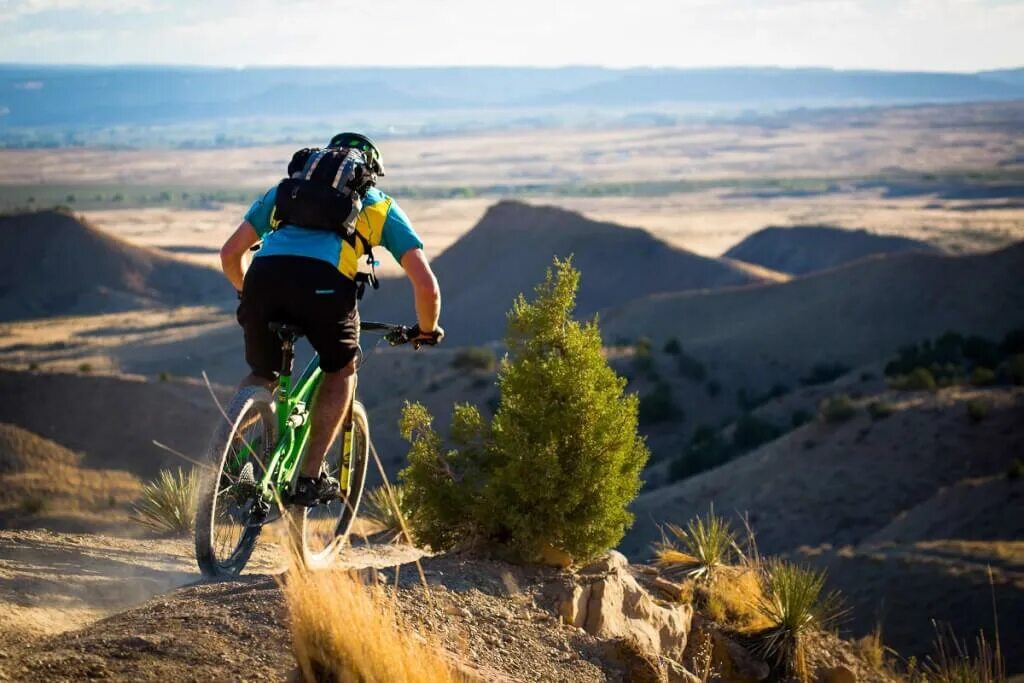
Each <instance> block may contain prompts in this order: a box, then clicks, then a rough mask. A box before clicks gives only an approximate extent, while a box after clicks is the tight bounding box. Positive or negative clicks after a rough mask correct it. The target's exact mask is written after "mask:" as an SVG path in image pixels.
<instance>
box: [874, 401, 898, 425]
mask: <svg viewBox="0 0 1024 683" xmlns="http://www.w3.org/2000/svg"><path fill="white" fill-rule="evenodd" d="M894 412H896V407H895V406H894V405H893V404H891V403H887V402H886V401H872V402H871V403H869V404H868V415H870V416H871V419H872V420H884V419H885V418H887V417H889V416H890V415H892V414H893V413H894Z"/></svg>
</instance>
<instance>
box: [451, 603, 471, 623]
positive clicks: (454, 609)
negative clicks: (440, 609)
mask: <svg viewBox="0 0 1024 683" xmlns="http://www.w3.org/2000/svg"><path fill="white" fill-rule="evenodd" d="M444 613H445V614H448V615H450V616H453V617H461V618H463V619H472V618H473V613H472V612H470V611H469V610H468V609H466V608H465V607H460V606H459V605H452V604H448V605H445V607H444Z"/></svg>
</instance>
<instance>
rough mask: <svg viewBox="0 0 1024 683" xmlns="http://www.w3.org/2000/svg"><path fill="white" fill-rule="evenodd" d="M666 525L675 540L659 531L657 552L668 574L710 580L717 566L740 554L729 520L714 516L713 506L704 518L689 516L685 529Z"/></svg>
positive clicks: (658, 559) (658, 560)
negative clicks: (680, 574)
mask: <svg viewBox="0 0 1024 683" xmlns="http://www.w3.org/2000/svg"><path fill="white" fill-rule="evenodd" d="M666 526H667V527H668V530H669V533H671V534H672V536H674V537H675V541H672V540H671V539H669V538H668V537H666V536H665V534H664V532H662V539H661V543H660V544H659V545H658V547H657V549H656V555H657V562H658V564H659V565H660V566H661V567H663V568H665V570H666V573H667V574H672V573H674V572H682V573H683V574H684V575H685V576H687V577H689V578H692V579H698V580H704V581H710V580H712V579H714V578H715V573H716V571H717V570H718V569H720V568H721V567H724V566H725V565H728V564H730V562H731V561H732V560H733V559H735V558H738V557H739V556H740V555H741V554H742V553H741V552H740V548H739V545H738V544H737V543H736V534H734V533H733V531H732V529H731V528H730V526H729V522H728V521H727V520H726V519H725V518H724V517H719V516H718V515H716V514H715V510H714V508H712V509H711V510H710V511H709V512H708V515H707V517H706V518H702V517H697V518H695V519H691V520H690V522H689V523H688V524H687V525H686V528H685V529H682V528H680V527H678V526H676V525H675V524H668V525H666ZM677 543H678V545H677Z"/></svg>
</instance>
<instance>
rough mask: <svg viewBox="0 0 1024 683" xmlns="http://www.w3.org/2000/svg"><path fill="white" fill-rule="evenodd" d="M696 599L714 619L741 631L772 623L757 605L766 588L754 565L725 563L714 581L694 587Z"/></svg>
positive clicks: (756, 631)
mask: <svg viewBox="0 0 1024 683" xmlns="http://www.w3.org/2000/svg"><path fill="white" fill-rule="evenodd" d="M694 599H695V600H696V601H697V603H698V605H700V606H701V607H702V608H703V610H704V612H705V613H706V614H707V615H708V616H709V617H711V618H712V619H713V620H714V621H716V622H717V623H719V624H721V625H723V626H725V627H726V628H729V629H731V630H734V631H737V632H739V633H746V634H753V633H758V632H761V631H763V630H765V629H767V628H769V627H770V626H771V625H772V623H771V621H769V620H768V619H767V618H766V617H765V615H764V613H763V612H762V611H761V610H760V609H759V607H758V606H759V605H760V604H761V603H762V601H763V600H764V591H763V588H762V585H761V577H760V575H759V574H758V572H757V570H755V569H751V568H749V567H723V568H722V569H721V571H720V573H719V576H718V577H717V579H716V580H715V581H713V582H710V583H707V584H703V585H699V586H697V587H696V588H695V590H694Z"/></svg>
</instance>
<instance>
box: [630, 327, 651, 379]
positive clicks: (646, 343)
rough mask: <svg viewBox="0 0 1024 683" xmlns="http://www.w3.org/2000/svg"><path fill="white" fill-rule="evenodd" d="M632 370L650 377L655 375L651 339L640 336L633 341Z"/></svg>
mask: <svg viewBox="0 0 1024 683" xmlns="http://www.w3.org/2000/svg"><path fill="white" fill-rule="evenodd" d="M633 371H634V372H636V374H637V375H643V376H646V377H648V378H651V379H654V378H655V377H656V376H657V369H656V368H655V366H654V355H653V354H652V353H651V340H650V339H648V338H647V337H640V338H639V339H637V340H636V342H634V343H633Z"/></svg>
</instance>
